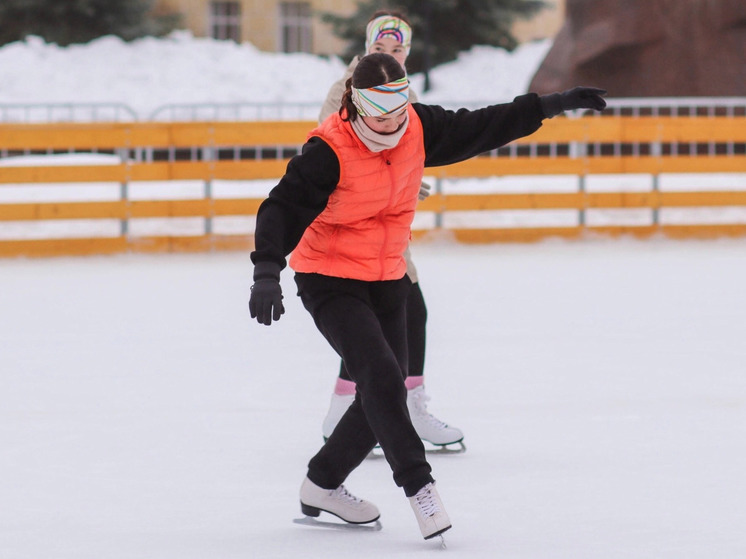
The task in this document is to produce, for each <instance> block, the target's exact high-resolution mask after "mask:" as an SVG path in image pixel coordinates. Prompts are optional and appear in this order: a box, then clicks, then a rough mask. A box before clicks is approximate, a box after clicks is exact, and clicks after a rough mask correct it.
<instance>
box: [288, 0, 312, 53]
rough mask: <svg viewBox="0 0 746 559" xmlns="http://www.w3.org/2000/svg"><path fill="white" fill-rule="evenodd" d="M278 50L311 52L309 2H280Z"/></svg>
mask: <svg viewBox="0 0 746 559" xmlns="http://www.w3.org/2000/svg"><path fill="white" fill-rule="evenodd" d="M280 50H281V51H282V52H311V4H310V2H280Z"/></svg>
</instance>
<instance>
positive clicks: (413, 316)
mask: <svg viewBox="0 0 746 559" xmlns="http://www.w3.org/2000/svg"><path fill="white" fill-rule="evenodd" d="M426 323H427V307H426V306H425V298H424V297H423V296H422V290H421V289H420V284H419V282H418V283H413V284H412V288H411V289H410V290H409V294H408V295H407V350H408V353H409V362H408V365H409V367H408V376H410V377H421V376H422V375H423V374H424V372H425V332H426V330H425V324H426ZM339 378H341V379H344V380H352V377H350V373H349V372H348V371H347V367H345V362H344V360H342V362H341V363H340V365H339Z"/></svg>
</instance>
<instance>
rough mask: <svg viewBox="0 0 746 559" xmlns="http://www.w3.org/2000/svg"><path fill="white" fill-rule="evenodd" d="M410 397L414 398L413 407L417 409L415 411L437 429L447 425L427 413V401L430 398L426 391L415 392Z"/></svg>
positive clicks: (444, 427)
mask: <svg viewBox="0 0 746 559" xmlns="http://www.w3.org/2000/svg"><path fill="white" fill-rule="evenodd" d="M412 398H413V399H414V408H415V409H416V410H417V413H418V414H419V415H421V416H422V417H423V419H424V421H426V422H427V423H429V424H430V425H432V426H433V427H435V428H436V429H439V430H443V429H446V428H447V427H448V425H447V424H446V423H443V422H442V421H441V420H440V419H438V418H437V417H435V416H434V415H433V414H431V413H427V401H428V400H429V399H430V396H429V395H428V394H427V393H426V392H424V391H423V392H416V393H414V394H412Z"/></svg>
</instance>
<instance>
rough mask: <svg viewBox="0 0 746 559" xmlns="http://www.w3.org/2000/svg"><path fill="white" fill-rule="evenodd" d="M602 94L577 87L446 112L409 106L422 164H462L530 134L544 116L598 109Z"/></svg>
mask: <svg viewBox="0 0 746 559" xmlns="http://www.w3.org/2000/svg"><path fill="white" fill-rule="evenodd" d="M605 93H606V91H604V90H603V89H598V88H592V87H576V88H574V89H570V90H568V91H565V92H563V93H552V94H550V95H543V96H541V97H540V96H538V95H536V94H535V93H528V94H526V95H520V96H518V97H516V98H515V99H514V100H513V101H512V102H511V103H502V104H499V105H491V106H489V107H485V108H483V109H478V110H476V111H469V110H466V109H459V110H458V111H455V112H454V111H448V110H446V109H444V108H443V107H439V106H437V105H422V104H419V103H415V104H413V107H414V109H415V110H416V111H417V114H418V115H419V117H420V120H421V121H422V127H423V130H424V135H425V153H426V158H425V166H426V167H436V166H439V165H448V164H450V163H456V162H458V161H463V160H465V159H469V158H470V157H474V156H475V155H479V154H480V153H484V152H486V151H490V150H493V149H496V148H499V147H501V146H504V145H505V144H508V143H510V142H512V141H513V140H517V139H518V138H522V137H524V136H528V135H530V134H533V133H534V132H536V130H538V129H539V128H540V127H541V124H542V121H543V120H544V119H545V118H552V117H553V116H556V115H557V114H559V113H561V112H562V111H566V110H571V109H580V108H587V109H594V110H597V111H600V110H603V108H604V107H605V106H606V101H604V100H603V98H602V95H604V94H605Z"/></svg>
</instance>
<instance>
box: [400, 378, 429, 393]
mask: <svg viewBox="0 0 746 559" xmlns="http://www.w3.org/2000/svg"><path fill="white" fill-rule="evenodd" d="M423 384H425V377H423V376H419V377H407V378H406V379H405V380H404V386H406V387H407V390H412V389H413V388H417V387H418V386H422V385H423Z"/></svg>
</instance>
